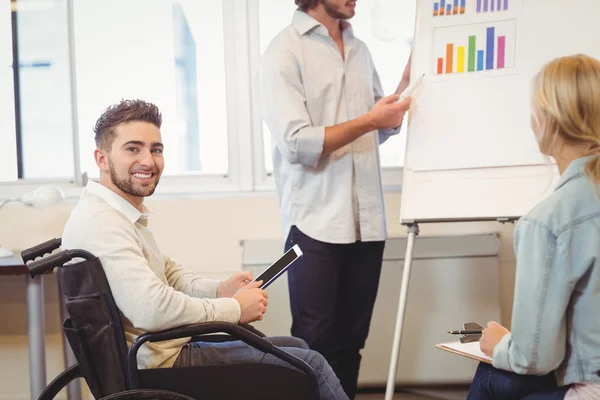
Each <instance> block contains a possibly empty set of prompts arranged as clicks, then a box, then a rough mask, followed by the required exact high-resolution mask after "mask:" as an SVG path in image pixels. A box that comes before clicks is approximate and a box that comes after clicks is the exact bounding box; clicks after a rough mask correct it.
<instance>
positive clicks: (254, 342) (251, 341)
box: [127, 322, 319, 398]
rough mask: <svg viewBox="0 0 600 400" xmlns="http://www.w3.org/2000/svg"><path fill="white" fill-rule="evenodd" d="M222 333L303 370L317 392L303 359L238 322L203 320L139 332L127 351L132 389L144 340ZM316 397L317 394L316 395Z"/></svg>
mask: <svg viewBox="0 0 600 400" xmlns="http://www.w3.org/2000/svg"><path fill="white" fill-rule="evenodd" d="M219 332H225V333H227V334H229V335H231V336H232V337H233V338H235V339H237V340H241V341H243V342H244V343H246V344H247V345H249V346H251V347H254V348H255V349H258V350H260V351H262V352H264V353H268V354H271V355H273V356H274V357H277V358H279V359H280V360H282V361H285V362H287V363H288V364H290V365H291V366H293V367H295V368H297V369H299V370H300V371H302V372H304V373H305V374H306V375H308V377H309V378H310V381H311V382H312V385H313V391H314V393H316V394H318V393H319V387H318V382H317V376H316V374H315V371H313V369H312V368H311V367H310V365H308V364H307V363H306V362H305V361H304V360H301V359H299V358H298V357H296V356H293V355H292V354H290V353H288V352H286V351H283V350H281V349H280V348H278V347H277V346H274V345H273V344H272V343H271V342H269V341H267V340H265V339H263V338H262V337H260V336H258V335H256V334H255V333H252V332H251V331H249V330H248V329H246V328H244V327H241V326H239V325H237V324H232V323H229V322H203V323H200V324H193V325H185V326H180V327H177V328H172V329H167V330H164V331H160V332H149V333H144V334H143V335H140V336H138V337H137V339H135V340H134V341H133V343H132V344H131V348H130V349H129V353H128V354H127V364H128V368H129V371H128V372H129V373H128V375H129V385H130V387H131V388H132V389H136V388H138V386H139V377H138V370H137V352H138V350H139V349H140V347H141V346H142V345H143V344H144V343H146V342H162V341H164V340H172V339H178V338H183V337H188V336H192V337H193V336H197V335H205V334H211V333H219ZM316 398H318V396H317V397H316Z"/></svg>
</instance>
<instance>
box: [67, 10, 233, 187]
mask: <svg viewBox="0 0 600 400" xmlns="http://www.w3.org/2000/svg"><path fill="white" fill-rule="evenodd" d="M74 11H75V12H74V21H75V40H76V54H77V56H76V62H77V92H78V104H79V106H78V108H79V144H80V145H79V147H80V152H81V155H82V156H81V168H82V171H88V173H89V174H90V176H96V175H97V173H98V172H97V167H96V165H95V162H94V159H93V158H92V153H93V150H94V148H95V144H94V134H93V131H92V129H93V127H94V124H95V122H96V119H97V118H98V116H99V115H100V113H101V112H102V110H103V109H104V108H105V107H106V106H107V105H109V104H112V103H116V102H118V101H119V100H120V99H121V98H140V99H144V100H147V101H151V102H153V103H155V104H156V105H157V106H158V107H159V108H160V110H161V112H162V114H163V126H162V129H161V131H162V139H163V142H164V144H165V171H164V174H165V175H167V176H168V175H182V174H226V173H227V172H228V157H227V108H226V96H225V56H224V44H223V4H222V3H221V2H219V1H198V0H180V1H168V0H127V1H122V0H102V1H98V0H80V1H77V2H75V10H74ZM108 21H110V23H107V22H108Z"/></svg>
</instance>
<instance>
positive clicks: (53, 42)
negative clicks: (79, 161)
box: [0, 1, 73, 181]
mask: <svg viewBox="0 0 600 400" xmlns="http://www.w3.org/2000/svg"><path fill="white" fill-rule="evenodd" d="M6 4H8V5H10V6H12V8H13V10H12V12H10V10H6V9H5V7H6V6H5V5H6ZM16 4H19V7H18V13H17V12H15V10H16V9H17V8H16V6H15V5H16ZM0 18H1V22H0V29H1V30H2V32H1V33H0V59H1V60H2V61H1V65H2V67H3V68H2V76H1V77H0V79H1V80H2V82H1V83H0V87H2V88H10V89H9V90H2V93H1V94H0V97H1V99H0V114H1V116H0V119H1V122H0V126H1V128H0V132H1V135H0V141H1V142H2V144H1V145H0V149H2V150H0V152H1V153H2V154H1V156H2V157H1V158H2V160H3V161H1V162H0V163H1V164H2V168H1V171H2V172H0V180H2V181H14V180H17V179H20V178H29V179H39V178H47V177H53V178H64V177H71V176H73V162H72V160H73V153H72V141H71V138H72V136H71V127H70V121H71V119H70V113H69V112H70V106H69V96H70V91H69V65H68V47H67V43H68V42H67V28H66V9H65V1H29V2H27V3H22V4H21V3H16V2H6V1H5V2H3V5H2V13H1V15H0ZM13 37H14V44H15V47H14V48H15V50H17V52H16V54H15V55H16V57H15V59H14V60H13V41H12V40H11V38H13ZM13 62H18V66H19V67H18V68H17V69H16V70H15V69H13V68H12V64H13ZM6 66H8V68H5V67H6ZM13 78H14V79H13ZM15 83H16V84H15ZM13 88H15V89H18V96H17V97H16V96H15V90H12V89H13ZM15 97H16V102H17V104H18V108H17V109H18V111H19V112H18V114H17V115H15V114H16V113H15ZM55 149H60V157H56V151H54V150H55Z"/></svg>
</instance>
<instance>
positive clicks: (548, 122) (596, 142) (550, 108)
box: [532, 54, 600, 185]
mask: <svg viewBox="0 0 600 400" xmlns="http://www.w3.org/2000/svg"><path fill="white" fill-rule="evenodd" d="M532 118H533V119H534V120H535V121H536V123H538V124H541V126H542V129H541V131H542V133H541V135H540V137H539V138H538V142H539V145H540V150H541V152H542V153H544V154H547V155H549V154H550V153H551V152H553V151H555V150H556V148H555V146H556V138H557V137H559V136H560V137H561V139H563V141H564V142H565V143H569V144H571V145H575V146H578V147H580V148H581V149H582V150H583V152H584V154H586V155H595V156H596V157H595V158H594V159H592V161H591V162H589V163H588V164H587V165H586V173H587V174H588V175H589V176H590V177H591V178H592V179H593V180H594V181H595V182H596V183H597V184H598V185H600V61H598V60H596V59H594V58H592V57H589V56H586V55H583V54H576V55H573V56H569V57H561V58H557V59H555V60H552V61H550V62H549V63H548V64H546V65H545V66H544V67H543V68H542V70H541V71H540V72H539V73H538V74H537V75H536V78H535V81H534V87H533V96H532Z"/></svg>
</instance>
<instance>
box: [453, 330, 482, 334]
mask: <svg viewBox="0 0 600 400" xmlns="http://www.w3.org/2000/svg"><path fill="white" fill-rule="evenodd" d="M481 332H482V330H481V329H463V330H460V331H448V333H449V334H451V335H481Z"/></svg>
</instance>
